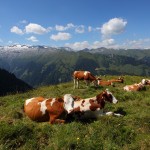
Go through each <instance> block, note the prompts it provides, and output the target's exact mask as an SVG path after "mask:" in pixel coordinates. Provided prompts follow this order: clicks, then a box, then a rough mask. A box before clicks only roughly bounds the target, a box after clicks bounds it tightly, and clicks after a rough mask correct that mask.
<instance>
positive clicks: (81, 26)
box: [75, 25, 84, 33]
mask: <svg viewBox="0 0 150 150" xmlns="http://www.w3.org/2000/svg"><path fill="white" fill-rule="evenodd" d="M75 31H76V32H77V33H84V25H80V26H78V27H76V29H75Z"/></svg>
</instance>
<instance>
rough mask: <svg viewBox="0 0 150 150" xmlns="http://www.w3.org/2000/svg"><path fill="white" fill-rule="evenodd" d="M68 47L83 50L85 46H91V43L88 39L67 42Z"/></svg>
mask: <svg viewBox="0 0 150 150" xmlns="http://www.w3.org/2000/svg"><path fill="white" fill-rule="evenodd" d="M65 46H66V47H70V48H72V49H74V50H82V49H85V48H90V44H89V43H88V41H83V42H75V43H72V44H71V43H66V44H65Z"/></svg>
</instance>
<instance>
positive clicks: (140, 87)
mask: <svg viewBox="0 0 150 150" xmlns="http://www.w3.org/2000/svg"><path fill="white" fill-rule="evenodd" d="M144 88H145V86H144V84H143V83H141V82H140V83H135V84H133V85H126V86H124V87H123V89H124V90H125V91H141V90H143V89H144Z"/></svg>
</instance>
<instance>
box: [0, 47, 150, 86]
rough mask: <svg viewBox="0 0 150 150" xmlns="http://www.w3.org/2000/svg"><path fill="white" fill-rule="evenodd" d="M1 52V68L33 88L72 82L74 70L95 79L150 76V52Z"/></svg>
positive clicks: (47, 50)
mask: <svg viewBox="0 0 150 150" xmlns="http://www.w3.org/2000/svg"><path fill="white" fill-rule="evenodd" d="M0 52H1V53H0V67H1V68H4V69H6V70H8V71H9V72H12V73H14V74H15V75H16V76H17V77H18V78H20V79H22V80H23V81H25V82H27V83H28V84H30V85H32V86H41V85H49V84H56V83H60V82H66V81H70V80H72V73H73V71H74V70H89V71H91V72H92V73H93V74H94V75H104V74H110V75H124V74H128V75H142V76H148V75H150V68H149V65H150V59H149V58H150V50H113V49H106V48H100V49H93V50H88V49H86V50H81V51H78V52H76V51H72V50H70V49H66V48H59V49H57V48H50V47H48V48H47V47H46V48H45V47H32V48H27V49H22V50H20V49H16V50H11V51H9V53H7V51H6V50H4V49H3V50H2V49H1V51H0Z"/></svg>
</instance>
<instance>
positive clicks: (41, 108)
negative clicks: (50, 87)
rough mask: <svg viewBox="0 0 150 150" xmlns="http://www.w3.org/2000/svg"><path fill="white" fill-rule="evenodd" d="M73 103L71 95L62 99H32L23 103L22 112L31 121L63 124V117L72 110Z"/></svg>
mask: <svg viewBox="0 0 150 150" xmlns="http://www.w3.org/2000/svg"><path fill="white" fill-rule="evenodd" d="M73 101H74V99H73V96H71V94H65V95H64V97H63V98H49V99H46V98H44V97H34V98H31V99H27V100H26V101H25V104H24V112H25V114H26V115H27V116H28V117H29V118H30V119H31V120H33V121H37V122H46V121H49V122H50V124H54V123H65V116H66V115H67V114H68V113H71V111H72V109H73Z"/></svg>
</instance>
